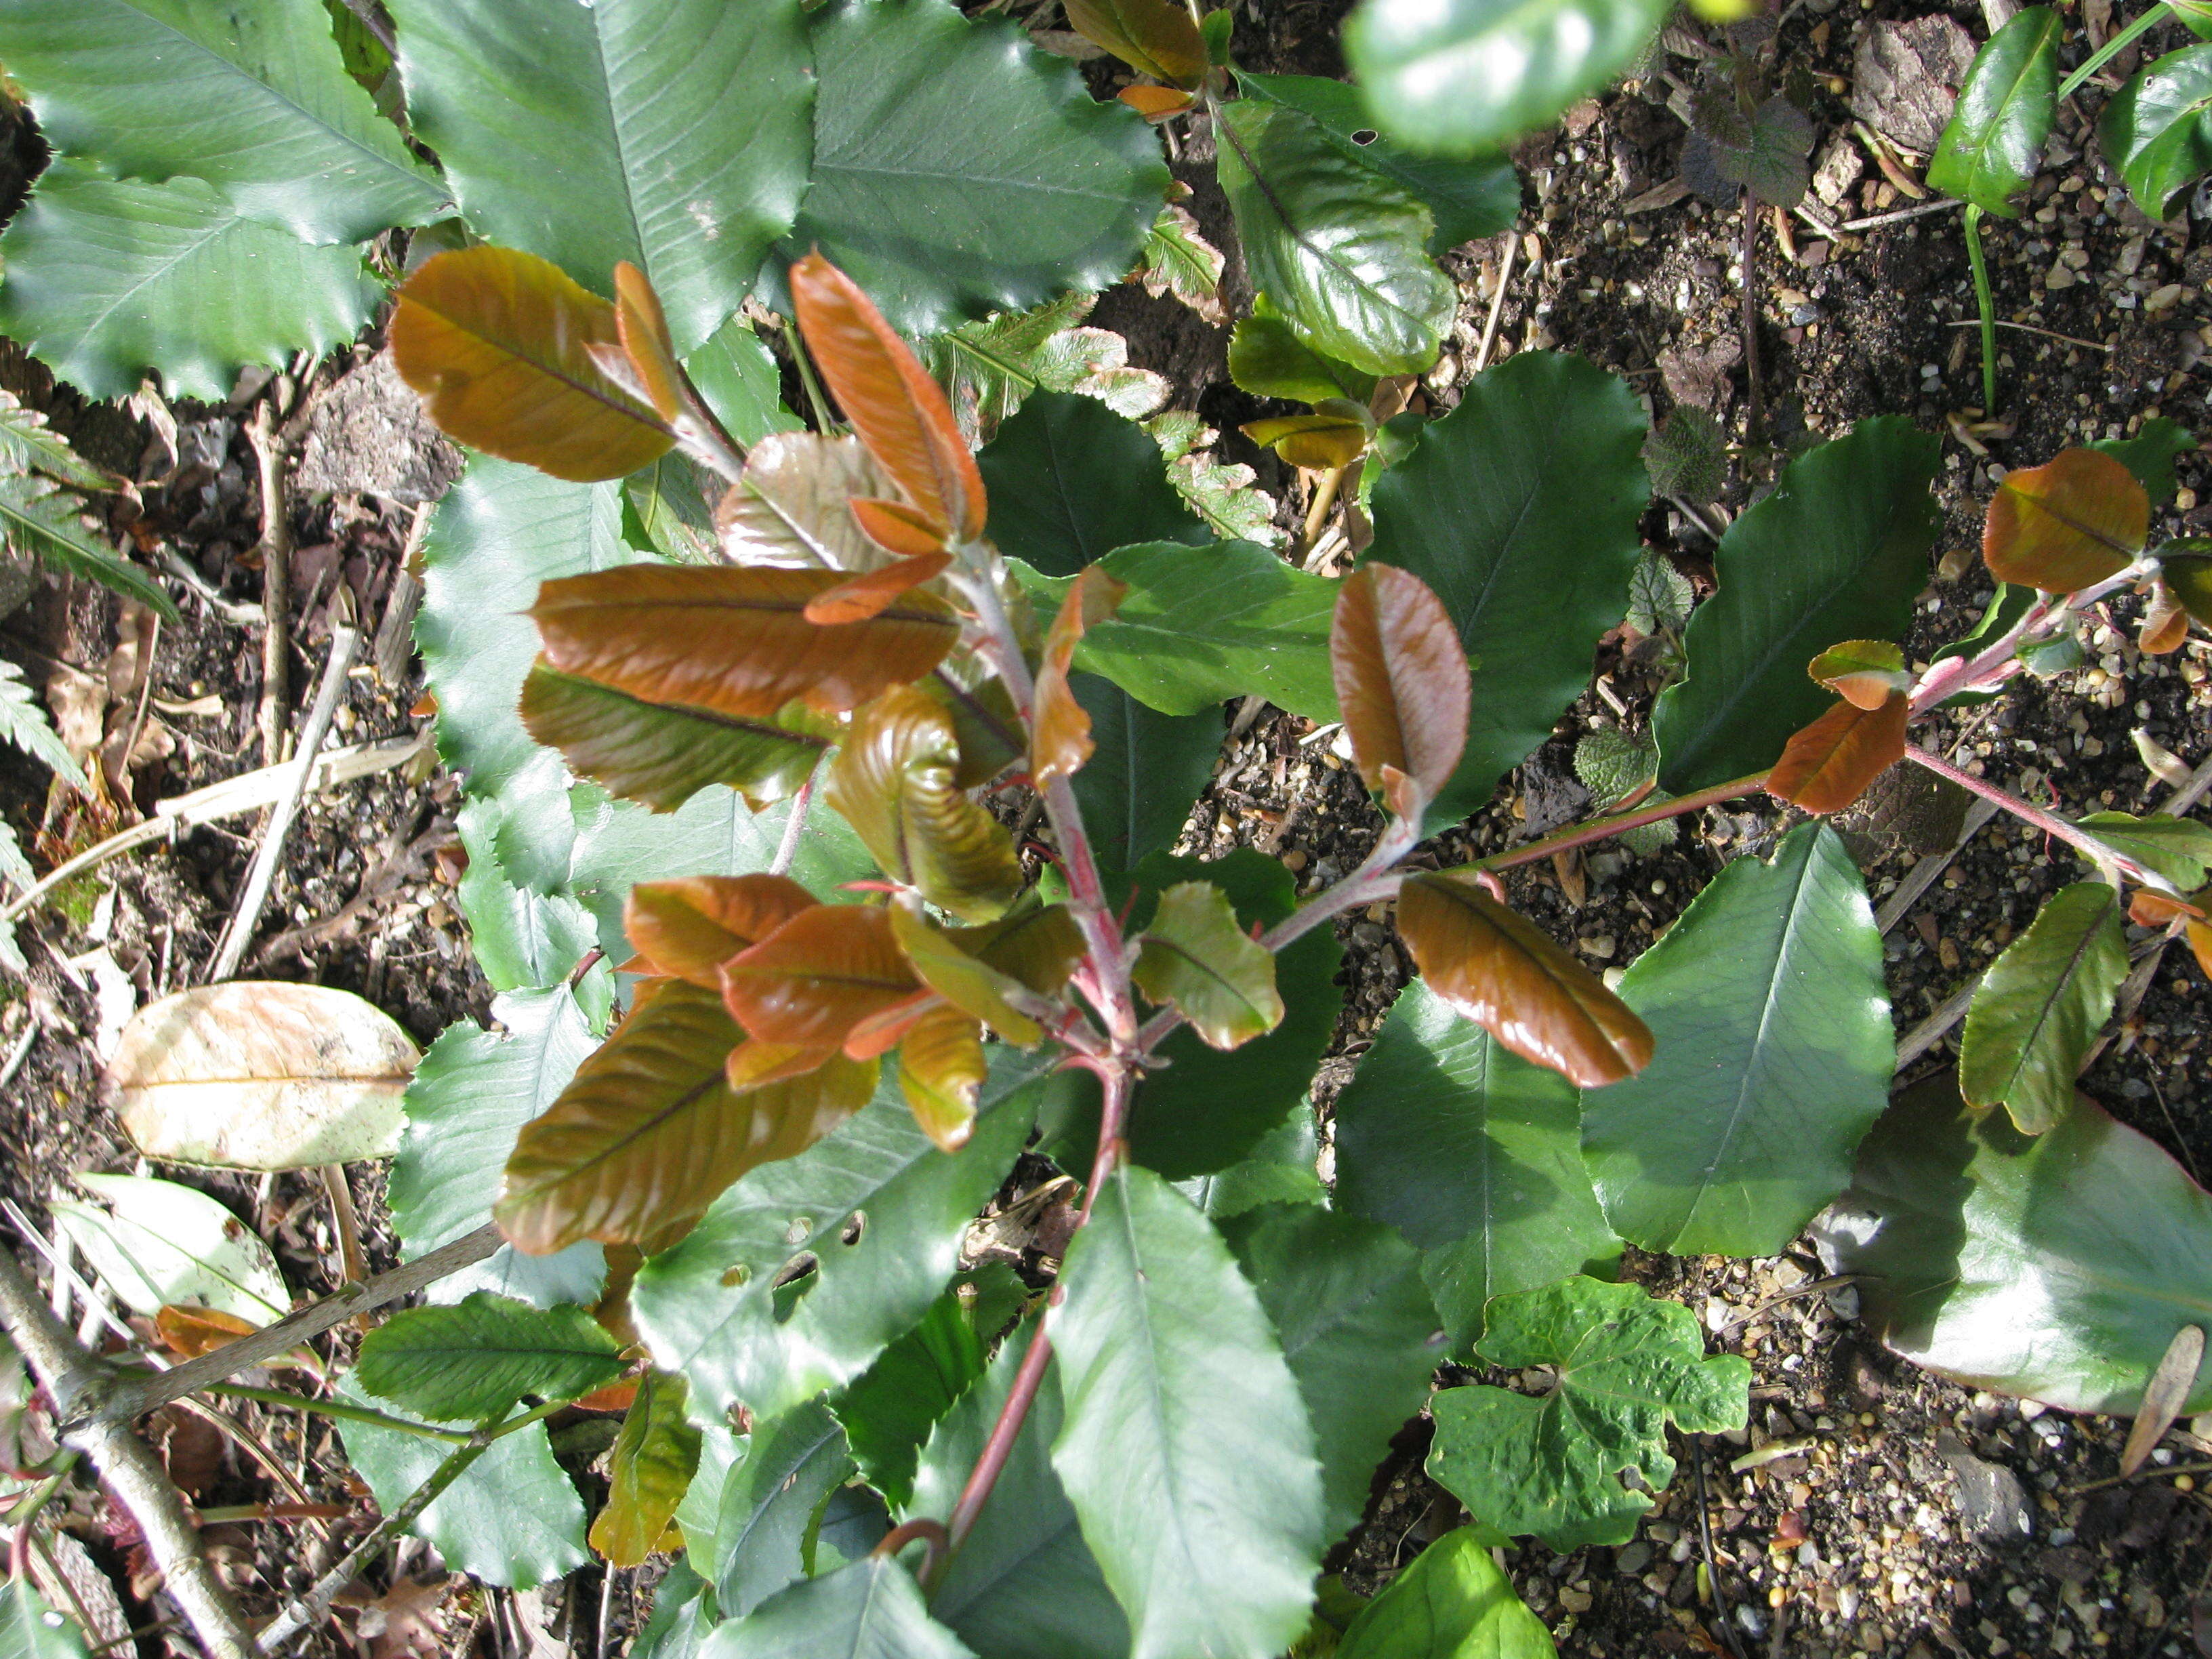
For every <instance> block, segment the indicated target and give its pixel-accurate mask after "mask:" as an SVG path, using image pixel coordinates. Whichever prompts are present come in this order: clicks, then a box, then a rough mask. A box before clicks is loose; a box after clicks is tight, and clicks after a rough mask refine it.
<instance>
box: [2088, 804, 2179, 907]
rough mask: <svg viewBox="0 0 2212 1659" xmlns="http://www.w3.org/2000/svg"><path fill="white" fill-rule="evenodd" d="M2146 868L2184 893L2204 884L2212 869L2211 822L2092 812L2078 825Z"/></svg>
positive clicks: (2159, 814)
mask: <svg viewBox="0 0 2212 1659" xmlns="http://www.w3.org/2000/svg"><path fill="white" fill-rule="evenodd" d="M2078 827H2080V828H2081V829H2087V831H2088V832H2089V833H2090V834H2091V835H2093V836H2095V837H2096V838H2097V839H2098V840H2099V841H2100V842H2104V843H2105V845H2106V846H2107V847H2110V848H2113V849H2114V850H2115V851H2117V852H2119V853H2122V854H2125V855H2126V856H2127V857H2129V858H2131V859H2133V860H2135V861H2136V863H2138V864H2140V865H2142V866H2143V868H2145V869H2146V870H2154V871H2156V872H2158V873H2159V874H2160V875H2161V876H2164V877H2165V878H2166V879H2167V880H2168V881H2170V882H2172V884H2174V885H2175V886H2176V887H2179V889H2180V890H2182V891H2183V892H2185V893H2187V892H2192V891H2194V890H2196V889H2197V888H2199V887H2202V886H2203V884H2204V878H2205V876H2206V873H2207V872H2212V824H2206V823H2199V822H2197V820H2196V819H2195V818H2178V817H2174V816H2173V815H2172V813H2170V812H2148V813H2145V814H2144V815H2143V816H2142V817H2136V815H2135V814H2134V813H2132V812H2092V813H2090V814H2089V816H2088V817H2086V818H2083V819H2082V820H2081V823H2080V825H2079V826H2078Z"/></svg>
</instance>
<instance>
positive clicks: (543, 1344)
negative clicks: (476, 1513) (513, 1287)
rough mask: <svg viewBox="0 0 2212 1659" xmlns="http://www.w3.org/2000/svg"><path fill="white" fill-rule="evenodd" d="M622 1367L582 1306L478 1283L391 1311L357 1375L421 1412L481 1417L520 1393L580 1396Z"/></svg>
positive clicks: (372, 1390)
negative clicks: (540, 1302)
mask: <svg viewBox="0 0 2212 1659" xmlns="http://www.w3.org/2000/svg"><path fill="white" fill-rule="evenodd" d="M623 1369H624V1368H623V1360H622V1355H621V1345H620V1344H618V1343H617V1342H616V1340H614V1338H612V1337H611V1336H609V1335H608V1334H606V1332H605V1331H604V1330H602V1329H601V1328H599V1323H598V1322H597V1321H595V1320H594V1319H592V1316H591V1315H590V1314H588V1313H587V1312H586V1311H585V1310H583V1309H581V1308H579V1307H574V1306H565V1307H554V1308H533V1307H532V1306H530V1305H529V1304H527V1303H524V1302H516V1301H513V1300H512V1299H510V1298H508V1297H499V1296H492V1295H490V1294H489V1293H487V1292H485V1291H477V1292H476V1293H475V1294H473V1295H471V1296H470V1297H467V1298H466V1299H465V1300H464V1301H461V1302H458V1303H455V1304H452V1305H451V1306H449V1307H443V1308H408V1309H404V1310H401V1311H400V1312H398V1313H396V1314H394V1315H392V1317H391V1318H389V1319H387V1320H386V1321H385V1322H384V1323H383V1324H381V1325H380V1326H378V1327H377V1328H375V1329H374V1330H373V1331H371V1332H370V1333H369V1334H368V1335H367V1336H366V1337H364V1338H362V1344H361V1357H360V1360H359V1362H358V1364H356V1367H355V1370H354V1382H355V1384H356V1386H357V1387H359V1388H361V1389H363V1390H364V1391H366V1392H367V1393H369V1394H373V1395H376V1396H377V1397H378V1398H379V1399H380V1400H389V1401H395V1402H397V1403H398V1405H400V1406H402V1407H405V1408H406V1409H407V1410H409V1411H410V1412H413V1413H416V1415H417V1416H419V1417H426V1418H435V1419H440V1420H441V1421H462V1422H482V1421H484V1420H486V1419H490V1418H495V1417H499V1416H501V1415H503V1414H504V1413H506V1411H507V1408H508V1407H511V1406H513V1404H514V1403H515V1401H518V1400H520V1399H521V1398H523V1396H524V1395H535V1396H536V1397H538V1399H541V1400H576V1399H580V1398H581V1397H582V1396H584V1395H587V1394H590V1393H592V1392H593V1391H594V1390H595V1389H603V1388H605V1387H606V1385H607V1384H608V1383H611V1382H613V1381H614V1380H615V1379H616V1378H617V1377H618V1376H621V1375H622V1374H623Z"/></svg>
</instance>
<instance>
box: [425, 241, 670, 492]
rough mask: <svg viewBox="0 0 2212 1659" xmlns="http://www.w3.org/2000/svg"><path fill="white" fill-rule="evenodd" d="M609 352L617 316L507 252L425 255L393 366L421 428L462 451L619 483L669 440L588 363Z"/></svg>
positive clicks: (540, 264)
mask: <svg viewBox="0 0 2212 1659" xmlns="http://www.w3.org/2000/svg"><path fill="white" fill-rule="evenodd" d="M595 345H596V346H605V347H607V348H609V349H615V350H619V349H621V340H620V337H619V331H618V327H617V323H616V320H615V308H614V307H612V306H611V305H609V304H608V303H607V302H606V301H605V300H602V299H600V298H599V296H598V295H595V294H591V293H587V292H586V290H585V289H582V288H580V287H579V286H578V285H577V284H576V283H574V282H573V281H571V280H570V278H569V277H568V275H567V273H565V272H564V271H562V270H561V268H560V267H559V266H558V265H556V264H551V263H550V262H549V261H547V260H544V259H541V258H538V257H537V256H536V255H535V254H531V253H519V252H516V251H515V250H513V248H504V247H471V248H462V249H459V250H457V251H455V252H449V253H440V254H435V255H433V256H432V257H431V258H428V259H426V260H424V261H423V263H422V267H421V269H419V270H416V273H415V274H414V275H413V276H410V277H409V278H408V279H407V283H406V286H404V288H402V289H400V290H399V308H398V312H397V313H394V315H393V317H392V361H393V362H394V363H395V364H396V365H397V366H398V370H399V375H400V378H401V379H402V380H405V381H406V382H407V384H408V385H409V386H413V387H414V388H415V390H416V391H417V392H421V393H422V398H423V403H424V405H425V407H426V408H427V409H428V412H429V416H430V418H431V419H432V420H434V421H435V422H437V423H438V425H439V426H440V427H441V428H443V429H444V430H445V431H446V432H447V433H449V434H450V435H453V437H455V438H458V439H459V440H460V441H462V442H463V443H465V444H472V445H474V446H475V447H477V448H478V449H482V450H486V451H489V453H492V454H494V455H500V456H504V457H505V458H506V459H508V460H511V461H522V462H525V463H526V464H527V465H531V466H534V467H536V468H538V470H539V471H542V472H550V473H551V474H552V475H553V476H554V477H556V478H567V479H569V480H570V481H572V482H574V483H590V482H592V480H595V479H599V478H619V477H622V476H623V474H625V473H629V472H635V471H637V469H638V468H640V467H641V466H643V465H646V464H647V462H648V461H651V460H653V459H656V458H657V457H659V456H660V455H663V454H665V453H667V451H668V448H669V447H670V445H671V443H673V442H674V440H673V439H672V438H671V435H669V432H668V429H667V428H665V426H663V425H662V424H661V422H660V418H659V416H657V415H656V414H655V413H654V412H653V410H651V409H649V408H647V407H646V406H645V405H644V404H641V403H639V402H638V400H637V399H636V398H633V397H631V396H630V394H629V392H625V391H623V389H622V388H621V387H620V386H617V385H616V384H615V383H614V381H612V380H610V379H609V378H608V377H607V375H606V374H605V373H604V372H603V371H602V370H601V369H600V368H599V364H598V362H596V361H595V360H594V358H593V356H592V347H593V346H595Z"/></svg>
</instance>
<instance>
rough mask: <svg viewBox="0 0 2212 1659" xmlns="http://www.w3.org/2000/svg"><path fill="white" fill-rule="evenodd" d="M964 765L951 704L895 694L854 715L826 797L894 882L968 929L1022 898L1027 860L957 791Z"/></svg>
mask: <svg viewBox="0 0 2212 1659" xmlns="http://www.w3.org/2000/svg"><path fill="white" fill-rule="evenodd" d="M959 760H960V750H959V747H958V745H957V743H956V742H955V741H954V738H953V733H952V717H951V714H948V713H947V712H946V711H945V707H944V705H943V704H941V703H939V702H938V701H937V700H936V699H935V698H933V697H932V696H929V695H928V694H927V692H925V691H922V690H920V689H919V688H917V687H914V686H896V687H893V688H892V689H891V690H889V691H886V692H885V693H884V695H883V696H880V697H878V698H877V699H876V700H875V701H874V702H872V703H870V704H868V705H867V706H866V708H862V709H860V711H859V712H858V713H857V714H855V715H854V718H853V726H852V729H851V730H850V731H849V732H847V734H846V736H845V741H844V744H843V746H842V747H841V748H840V749H839V750H838V751H837V757H836V760H834V761H832V762H831V763H830V765H829V781H828V782H827V783H826V784H825V785H824V786H823V791H822V798H823V800H824V801H826V802H827V803H828V804H829V805H830V806H831V807H832V808H834V809H835V810H836V811H837V812H838V813H839V814H840V815H842V817H843V818H844V819H845V821H846V822H847V823H849V824H851V825H852V826H853V829H854V833H856V834H857V835H858V836H860V840H861V841H862V842H864V843H865V844H866V847H867V849H868V851H869V852H871V853H872V854H874V855H875V859H876V862H877V863H878V864H879V865H881V866H883V869H884V873H885V874H887V875H889V876H890V877H891V878H892V879H894V880H896V881H901V882H903V883H905V884H907V885H908V886H909V887H912V888H914V889H915V890H917V891H918V892H920V893H921V896H923V897H924V898H926V899H927V900H929V902H931V903H933V904H935V905H937V906H939V908H943V909H946V910H949V911H951V913H952V914H953V915H957V916H958V917H960V918H961V919H962V920H963V921H973V922H982V921H995V920H996V919H997V918H998V917H1000V916H1001V915H1005V914H1006V907H1007V906H1008V905H1010V904H1012V902H1013V901H1014V896H1015V895H1016V894H1017V893H1018V892H1020V891H1021V888H1022V866H1021V861H1020V860H1018V859H1017V858H1016V857H1015V856H1014V844H1013V839H1012V836H1009V835H1008V834H1007V833H1006V829H1005V827H1004V826H1003V825H1001V824H1000V823H999V821H998V820H997V819H996V818H994V817H992V816H991V815H990V814H989V813H988V812H987V811H984V810H983V808H982V807H981V806H980V805H977V804H976V803H975V801H973V800H970V799H969V798H968V796H967V795H966V794H965V793H963V792H962V791H961V790H960V789H959V788H958V787H957V785H956V784H955V782H954V774H955V772H956V770H957V767H958V765H959Z"/></svg>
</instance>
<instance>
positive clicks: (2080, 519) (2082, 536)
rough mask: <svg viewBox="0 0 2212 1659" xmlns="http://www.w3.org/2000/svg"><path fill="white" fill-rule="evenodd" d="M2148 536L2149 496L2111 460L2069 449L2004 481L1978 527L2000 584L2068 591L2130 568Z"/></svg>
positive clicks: (1984, 553)
mask: <svg viewBox="0 0 2212 1659" xmlns="http://www.w3.org/2000/svg"><path fill="white" fill-rule="evenodd" d="M2149 534H2150V497H2149V496H2148V495H2145V494H2144V493H2143V487H2142V485H2141V484H2139V483H2136V479H2135V475H2134V474H2133V473H2131V472H2130V471H2128V470H2127V468H2126V467H2124V466H2123V465H2121V464H2120V463H2119V462H2118V461H2117V460H2114V459H2112V457H2111V456H2110V455H2106V454H2104V453H2101V452H2100V451H2097V450H2093V449H2069V450H2066V451H2064V452H2063V453H2061V454H2060V455H2058V456H2057V458H2056V459H2052V460H2050V461H2046V462H2045V463H2044V464H2043V465H2041V466H2030V467H2022V468H2021V470H2020V471H2017V472H2009V473H2007V474H2006V475H2005V481H2004V482H2003V483H2001V484H1999V485H1998V486H1997V493H1996V495H1995V496H1994V497H1993V498H1991V500H1990V512H1989V517H1988V519H1987V520H1985V521H1984V525H1983V527H1982V562H1984V564H1986V565H1988V566H1989V568H1990V574H1991V575H1993V576H1995V577H1996V579H1997V580H1999V581H2007V582H2020V583H2021V584H2023V585H2025V586H2029V587H2037V588H2040V589H2042V590H2043V592H2046V593H2071V592H2075V590H2076V589H2078V588H2083V587H2087V586H2090V585H2092V584H2093V583H2095V582H2100V581H2102V580H2105V578H2106V577H2107V576H2110V575H2113V574H2117V573H2118V572H2119V571H2121V570H2124V569H2125V568H2127V567H2128V565H2129V564H2130V563H2131V562H2133V561H2134V559H2135V556H2136V554H2138V553H2140V552H2142V546H2143V541H2144V539H2145V538H2147V537H2148V535H2149Z"/></svg>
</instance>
